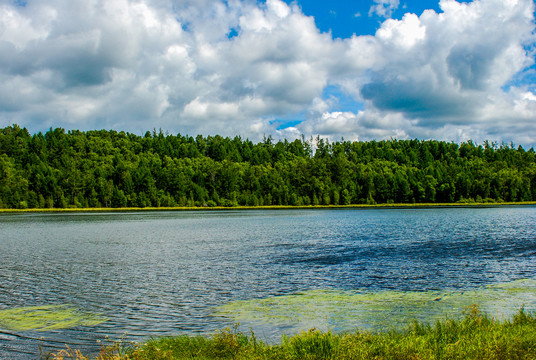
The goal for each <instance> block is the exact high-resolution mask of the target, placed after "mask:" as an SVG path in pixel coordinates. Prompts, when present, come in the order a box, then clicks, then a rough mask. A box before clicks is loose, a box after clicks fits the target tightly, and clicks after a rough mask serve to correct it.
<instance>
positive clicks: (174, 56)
mask: <svg viewBox="0 0 536 360" xmlns="http://www.w3.org/2000/svg"><path fill="white" fill-rule="evenodd" d="M398 7H399V2H398V1H393V0H391V1H384V0H383V1H381V0H375V2H374V4H373V5H372V7H371V14H372V13H374V14H377V15H379V16H382V17H386V18H389V17H391V16H392V13H393V11H394V10H395V9H397V8H398ZM440 7H441V10H442V12H440V13H436V12H434V11H432V10H428V11H425V12H424V13H422V14H421V15H420V16H418V15H415V14H411V13H408V14H406V15H404V16H403V17H402V18H400V19H387V20H385V21H384V22H383V23H382V24H381V27H380V28H379V29H378V31H377V32H376V34H375V35H374V36H352V37H351V38H347V39H333V38H332V36H331V35H330V34H326V33H321V32H320V31H319V30H318V28H317V27H316V25H315V22H314V19H313V18H312V17H307V16H305V15H304V14H303V13H302V12H301V10H300V9H299V7H297V6H296V5H288V4H286V3H285V2H283V1H281V0H268V1H266V2H265V3H259V2H256V1H253V0H230V1H225V2H224V1H220V0H196V1H194V0H136V1H134V0H132V1H131V0H108V1H105V2H102V1H100V0H87V1H85V2H72V1H67V0H47V1H45V0H33V1H29V2H28V3H27V5H26V6H16V5H15V4H14V3H13V2H12V1H9V0H0V126H7V125H9V124H10V123H12V122H17V123H19V124H20V125H23V126H28V127H29V129H30V131H32V130H46V129H47V128H48V127H49V126H54V127H55V126H62V127H67V128H81V129H91V128H110V127H114V128H118V129H124V130H128V131H138V132H141V131H145V130H147V129H151V128H160V127H161V128H163V129H165V130H170V131H176V132H181V133H189V134H198V133H202V134H205V135H208V134H215V133H219V134H222V135H229V136H234V135H236V134H240V135H242V136H247V137H250V138H253V139H259V138H262V136H263V135H264V134H271V133H272V134H275V135H278V136H292V137H296V136H297V133H298V132H301V133H304V134H305V135H306V136H310V135H315V134H321V135H325V136H330V137H334V138H340V137H341V136H344V137H345V138H348V139H350V138H354V139H371V138H388V137H396V138H412V137H419V138H428V137H433V138H445V137H450V138H448V139H451V140H457V139H462V140H463V139H466V138H467V137H471V136H474V137H475V139H476V138H478V139H485V138H491V139H494V138H498V139H503V138H504V139H506V140H510V139H512V140H514V141H516V139H517V141H518V142H521V141H523V142H524V143H526V144H536V124H535V122H534V120H533V119H535V118H536V117H535V116H536V95H534V94H533V93H532V92H530V91H529V89H528V88H525V87H523V86H522V85H519V84H518V85H516V84H515V83H514V84H512V83H511V82H512V79H514V78H516V77H518V76H519V74H520V73H521V72H523V71H524V70H526V69H527V67H529V66H531V65H532V64H533V62H534V54H532V53H530V52H529V50H527V49H529V48H530V47H531V46H532V45H534V42H535V41H534V35H533V33H532V32H533V30H534V18H533V11H534V3H533V1H532V0H508V1H504V0H475V1H473V2H471V3H458V2H457V1H454V0H441V1H440ZM326 86H335V87H337V88H338V89H340V90H341V91H342V92H344V93H345V95H346V96H348V97H353V98H354V99H355V100H356V102H360V103H362V106H360V107H359V110H357V109H355V110H353V111H348V110H349V109H345V111H338V110H337V108H338V106H339V102H338V99H336V98H333V97H331V98H329V97H328V98H326V97H325V95H324V94H323V92H324V90H325V88H326ZM505 88H506V89H508V90H504V89H505ZM332 96H333V95H332ZM296 114H302V115H303V116H306V117H307V119H306V120H305V121H304V122H303V123H301V124H298V125H295V126H293V127H292V128H288V129H283V130H278V131H276V129H275V127H276V126H277V124H280V122H278V121H274V120H277V119H278V118H286V119H288V118H291V117H292V116H293V115H296Z"/></svg>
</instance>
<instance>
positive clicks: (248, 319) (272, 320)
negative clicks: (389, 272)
mask: <svg viewBox="0 0 536 360" xmlns="http://www.w3.org/2000/svg"><path fill="white" fill-rule="evenodd" d="M475 303H476V304H479V307H480V309H481V310H482V311H483V312H486V313H488V314H490V315H491V316H494V317H497V318H503V319H505V318H509V317H511V316H512V315H513V314H515V312H516V311H517V310H518V309H519V308H521V307H525V309H527V310H529V311H534V310H536V280H535V279H524V280H517V281H512V282H508V283H500V284H495V285H490V286H485V287H481V288H477V289H473V290H468V291H379V292H375V293H371V292H367V291H347V290H311V291H305V292H302V293H297V294H291V295H284V296H273V297H268V298H263V299H252V300H240V301H234V302H230V303H228V304H225V305H223V306H220V307H218V308H217V309H216V310H215V312H214V314H213V315H214V316H220V317H226V318H229V319H231V320H232V321H234V322H240V323H242V324H244V325H246V326H250V327H253V328H255V327H257V326H261V327H262V325H263V324H270V325H276V326H284V327H285V328H287V329H289V332H290V333H296V332H298V331H300V330H307V329H310V328H312V327H315V328H317V329H321V330H324V331H328V330H334V331H337V332H339V331H352V330H355V329H371V330H389V329H392V328H398V329H399V328H401V327H403V326H405V324H407V322H408V321H411V320H413V319H417V320H420V321H424V322H434V321H436V320H442V319H445V318H446V317H455V316H458V315H459V314H460V313H461V312H462V310H463V309H465V308H467V307H469V306H471V305H472V304H475Z"/></svg>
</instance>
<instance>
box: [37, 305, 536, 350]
mask: <svg viewBox="0 0 536 360" xmlns="http://www.w3.org/2000/svg"><path fill="white" fill-rule="evenodd" d="M48 358H49V359H54V360H63V359H79V360H83V359H89V358H88V357H85V356H83V355H82V353H81V352H80V351H78V350H71V349H66V350H61V351H58V352H56V353H53V354H50V355H49V357H48ZM95 358H96V359H100V360H105V359H109V360H112V359H116V360H127V359H128V360H172V359H265V360H269V359H289V360H290V359H378V360H379V359H422V360H426V359H434V360H440V359H464V360H466V359H505V360H506V359H508V360H512V359H534V358H536V317H535V316H534V315H532V314H531V313H527V312H525V311H524V310H523V309H521V310H519V312H518V313H517V314H515V315H514V316H513V318H512V319H511V320H507V321H499V320H496V319H493V318H490V317H488V316H486V315H485V314H483V313H481V312H479V311H478V310H477V308H476V307H473V308H471V309H469V310H468V311H467V312H466V314H465V316H464V317H463V318H462V319H460V320H454V319H447V320H443V321H437V322H436V323H435V324H433V325H431V324H426V323H422V322H417V321H415V322H412V323H411V324H409V325H407V326H406V328H405V329H404V330H392V331H387V332H362V331H356V332H352V333H345V334H334V333H332V332H321V331H318V330H316V329H312V330H309V331H307V332H301V333H299V334H297V335H295V336H292V337H283V339H282V341H281V342H280V343H279V344H275V345H270V344H266V343H264V342H262V341H259V340H258V339H257V338H256V337H255V335H254V334H253V333H251V334H244V333H242V332H239V331H237V329H225V330H223V331H220V332H217V333H216V334H214V335H212V336H210V337H203V336H194V337H190V336H178V337H164V338H156V339H152V340H150V341H148V342H147V343H144V344H138V345H136V344H134V345H130V346H128V347H124V346H121V344H116V345H114V346H110V347H108V348H104V349H103V350H102V351H101V353H100V354H99V355H98V356H96V357H95Z"/></svg>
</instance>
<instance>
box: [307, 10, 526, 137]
mask: <svg viewBox="0 0 536 360" xmlns="http://www.w3.org/2000/svg"><path fill="white" fill-rule="evenodd" d="M440 6H441V9H442V12H441V13H436V12H434V11H432V10H428V11H425V12H424V13H423V14H422V15H420V16H417V15H415V14H406V15H404V17H403V18H402V19H400V20H396V19H388V20H386V21H385V22H384V23H383V24H382V26H381V28H380V29H379V30H378V31H377V32H376V35H375V36H374V38H373V39H372V43H371V45H370V46H371V47H372V48H373V49H374V50H373V51H372V52H369V53H374V59H375V62H374V64H372V65H371V66H370V67H369V68H368V69H367V71H366V72H365V74H366V77H365V78H363V77H361V78H359V79H357V80H356V81H355V82H354V83H353V87H354V92H359V94H360V96H361V98H362V100H363V101H364V104H365V111H364V112H363V115H361V116H365V117H368V118H371V117H372V118H374V117H375V118H378V117H379V118H384V119H389V118H392V117H393V115H394V114H396V115H397V116H398V117H402V118H403V119H406V121H405V122H400V121H395V122H393V124H392V132H391V133H392V134H395V133H397V132H398V133H399V134H400V135H402V136H406V137H425V138H428V137H431V138H443V137H444V136H445V134H448V136H449V137H450V139H461V140H463V139H467V138H471V136H473V137H474V138H475V139H478V140H483V139H485V138H490V137H491V138H509V139H521V136H520V134H521V131H527V130H529V129H532V130H530V131H529V132H528V133H531V134H534V130H536V124H535V122H534V120H533V119H534V115H535V113H534V112H533V111H534V108H533V105H534V94H532V93H531V92H527V91H524V90H523V89H520V88H516V87H511V88H509V90H504V89H505V85H507V84H508V83H509V81H510V80H511V79H512V78H513V77H514V76H515V74H518V73H519V72H521V71H523V70H524V69H526V68H527V67H528V66H530V65H532V64H533V62H534V58H533V54H531V53H530V52H529V51H527V45H530V44H534V35H533V34H532V31H533V30H534V23H533V15H532V14H533V10H534V4H533V2H532V1H523V0H517V1H516V0H512V1H501V0H481V1H474V2H472V3H458V2H456V1H453V0H442V1H441V2H440ZM350 41H357V39H351V40H350ZM345 84H346V86H348V82H346V83H345ZM360 114H361V112H360V113H356V114H355V116H356V118H359V117H360ZM332 115H333V114H328V115H326V114H322V115H321V116H320V117H317V118H316V119H311V121H310V123H311V124H314V126H312V127H313V128H314V129H318V131H319V132H321V131H323V130H324V125H327V124H328V123H330V122H332ZM374 123H376V124H379V120H376V121H375V122H373V123H372V124H370V126H367V127H366V129H370V128H372V127H374ZM304 126H305V124H304ZM377 128H378V130H379V129H381V126H377ZM366 129H361V130H360V131H361V132H362V134H367V133H370V132H367V130H366ZM522 129H523V130H522ZM457 130H460V131H457ZM516 133H518V136H516V135H515V134H516ZM338 134H344V131H342V128H341V131H340V132H339V133H338ZM404 134H405V135H404ZM525 134H527V133H525ZM372 135H376V134H374V133H373V134H372ZM368 137H369V138H370V135H369V136H368ZM522 138H523V140H519V141H524V143H525V144H534V143H535V141H536V135H525V136H522Z"/></svg>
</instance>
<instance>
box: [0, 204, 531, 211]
mask: <svg viewBox="0 0 536 360" xmlns="http://www.w3.org/2000/svg"><path fill="white" fill-rule="evenodd" d="M503 206H536V201H526V202H490V203H484V202H480V203H477V202H457V203H407V204H404V203H401V204H394V203H393V204H374V205H368V204H352V205H302V206H293V205H269V206H229V207H227V206H212V207H209V206H192V207H187V206H176V207H144V208H141V207H124V208H46V209H0V213H82V212H95V213H113V212H141V211H148V212H158V211H236V210H324V209H334V210H335V209H428V208H491V207H503Z"/></svg>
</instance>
